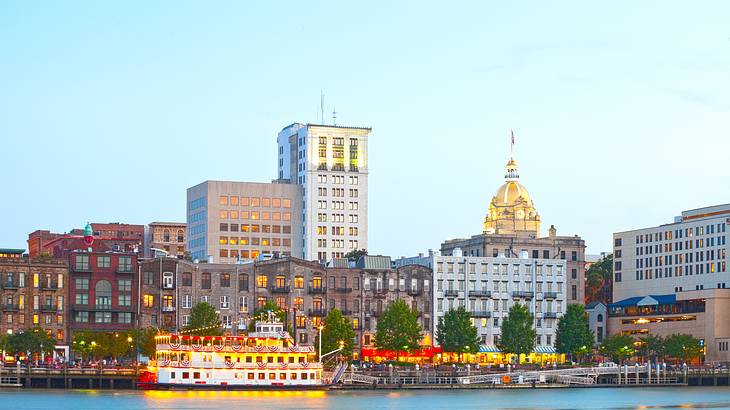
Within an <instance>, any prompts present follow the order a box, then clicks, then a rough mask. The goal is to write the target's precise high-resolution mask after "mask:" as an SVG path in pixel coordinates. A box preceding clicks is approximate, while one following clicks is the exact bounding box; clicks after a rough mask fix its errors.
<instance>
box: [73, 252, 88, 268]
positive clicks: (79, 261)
mask: <svg viewBox="0 0 730 410" xmlns="http://www.w3.org/2000/svg"><path fill="white" fill-rule="evenodd" d="M76 270H84V271H87V270H89V255H76Z"/></svg>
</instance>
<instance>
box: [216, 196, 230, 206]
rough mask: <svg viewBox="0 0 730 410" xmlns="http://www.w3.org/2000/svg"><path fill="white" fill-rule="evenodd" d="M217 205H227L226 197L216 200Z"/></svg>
mask: <svg viewBox="0 0 730 410" xmlns="http://www.w3.org/2000/svg"><path fill="white" fill-rule="evenodd" d="M218 203H219V204H221V205H228V197H227V196H221V197H220V198H219V199H218Z"/></svg>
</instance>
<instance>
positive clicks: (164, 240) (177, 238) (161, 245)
mask: <svg viewBox="0 0 730 410" xmlns="http://www.w3.org/2000/svg"><path fill="white" fill-rule="evenodd" d="M185 226H186V224H185V223H184V222H151V223H150V224H149V225H147V228H145V238H144V256H145V258H152V257H155V255H154V253H153V251H152V249H159V250H163V251H165V252H167V254H168V255H169V256H172V257H177V258H182V257H184V256H185V249H186V248H185Z"/></svg>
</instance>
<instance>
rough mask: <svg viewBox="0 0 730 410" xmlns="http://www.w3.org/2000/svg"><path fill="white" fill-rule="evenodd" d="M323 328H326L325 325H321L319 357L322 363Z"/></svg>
mask: <svg viewBox="0 0 730 410" xmlns="http://www.w3.org/2000/svg"><path fill="white" fill-rule="evenodd" d="M322 329H324V326H322V325H319V353H318V354H317V357H319V361H320V363H321V362H322Z"/></svg>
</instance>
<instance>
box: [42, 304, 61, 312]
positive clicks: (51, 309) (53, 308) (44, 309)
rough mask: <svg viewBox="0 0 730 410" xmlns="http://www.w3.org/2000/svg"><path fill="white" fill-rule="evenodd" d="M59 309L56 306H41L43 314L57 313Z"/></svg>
mask: <svg viewBox="0 0 730 410" xmlns="http://www.w3.org/2000/svg"><path fill="white" fill-rule="evenodd" d="M56 311H58V308H57V307H56V306H54V305H41V312H56Z"/></svg>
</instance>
